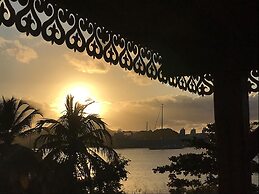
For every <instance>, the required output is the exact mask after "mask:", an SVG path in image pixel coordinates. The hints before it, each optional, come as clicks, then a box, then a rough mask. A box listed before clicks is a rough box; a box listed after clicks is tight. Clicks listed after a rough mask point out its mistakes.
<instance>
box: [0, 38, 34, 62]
mask: <svg viewBox="0 0 259 194" xmlns="http://www.w3.org/2000/svg"><path fill="white" fill-rule="evenodd" d="M0 47H1V48H2V49H3V52H4V53H6V54H7V55H9V56H11V57H15V59H16V60H17V61H19V62H21V63H30V62H31V61H32V60H34V59H37V58H38V54H37V52H36V51H35V50H34V49H32V48H30V47H28V46H25V45H23V44H21V42H20V41H19V40H6V39H4V38H2V37H0Z"/></svg>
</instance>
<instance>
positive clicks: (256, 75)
mask: <svg viewBox="0 0 259 194" xmlns="http://www.w3.org/2000/svg"><path fill="white" fill-rule="evenodd" d="M248 83H249V92H258V91H259V87H258V85H259V71H258V70H257V69H256V70H253V71H251V72H250V75H249V77H248Z"/></svg>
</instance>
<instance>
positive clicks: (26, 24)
mask: <svg viewBox="0 0 259 194" xmlns="http://www.w3.org/2000/svg"><path fill="white" fill-rule="evenodd" d="M1 24H3V25H5V26H7V27H10V26H12V25H13V24H15V26H16V28H17V30H18V31H20V32H24V33H26V35H30V34H31V35H32V36H39V35H40V34H42V37H43V39H44V40H46V41H49V42H51V43H52V44H54V43H55V44H58V45H61V44H64V43H66V45H67V47H68V48H69V49H71V50H73V51H75V52H76V51H77V52H85V51H86V52H87V54H88V55H89V56H91V57H93V58H97V59H104V60H105V61H106V62H108V63H110V64H113V65H117V64H118V63H119V64H120V66H121V67H122V68H125V69H127V70H134V71H135V72H136V73H137V74H140V75H145V76H147V77H149V78H150V79H158V80H159V81H160V82H162V83H164V84H169V85H170V86H172V87H178V88H180V89H182V90H185V91H189V92H192V93H196V94H199V95H202V96H204V95H210V94H212V93H213V78H212V76H211V75H210V74H204V75H197V76H175V75H172V76H166V75H165V74H164V73H163V70H162V64H163V59H162V56H161V55H160V54H159V53H157V52H154V51H151V50H150V49H148V48H146V47H143V46H141V45H137V44H135V43H133V42H132V41H130V40H127V39H126V38H125V37H122V36H121V35H119V34H116V33H113V32H111V31H107V30H106V29H105V28H104V27H102V26H98V25H97V24H96V23H94V22H90V21H89V20H88V19H86V18H82V17H80V16H79V15H78V14H74V13H71V12H70V11H69V10H67V9H66V10H65V9H63V8H60V7H58V6H57V5H55V4H53V3H52V1H50V0H0V25H1ZM248 82H249V92H258V83H259V73H258V69H257V70H253V71H251V72H250V75H249V77H248Z"/></svg>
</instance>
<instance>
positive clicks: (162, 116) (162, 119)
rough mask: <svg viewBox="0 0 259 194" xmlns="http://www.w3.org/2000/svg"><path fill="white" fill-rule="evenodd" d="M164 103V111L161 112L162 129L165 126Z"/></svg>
mask: <svg viewBox="0 0 259 194" xmlns="http://www.w3.org/2000/svg"><path fill="white" fill-rule="evenodd" d="M163 125H164V105H163V104H162V113H161V129H163V128H164V126H163Z"/></svg>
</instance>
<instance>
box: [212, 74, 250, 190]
mask: <svg viewBox="0 0 259 194" xmlns="http://www.w3.org/2000/svg"><path fill="white" fill-rule="evenodd" d="M247 88H248V83H247V74H246V73H245V72H220V73H219V72H218V73H215V74H214V90H215V91H214V113H215V115H214V116H215V123H216V130H217V131H216V137H217V160H218V164H219V194H249V193H251V191H250V187H251V174H250V161H249V159H248V133H249V101H248V89H247Z"/></svg>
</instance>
